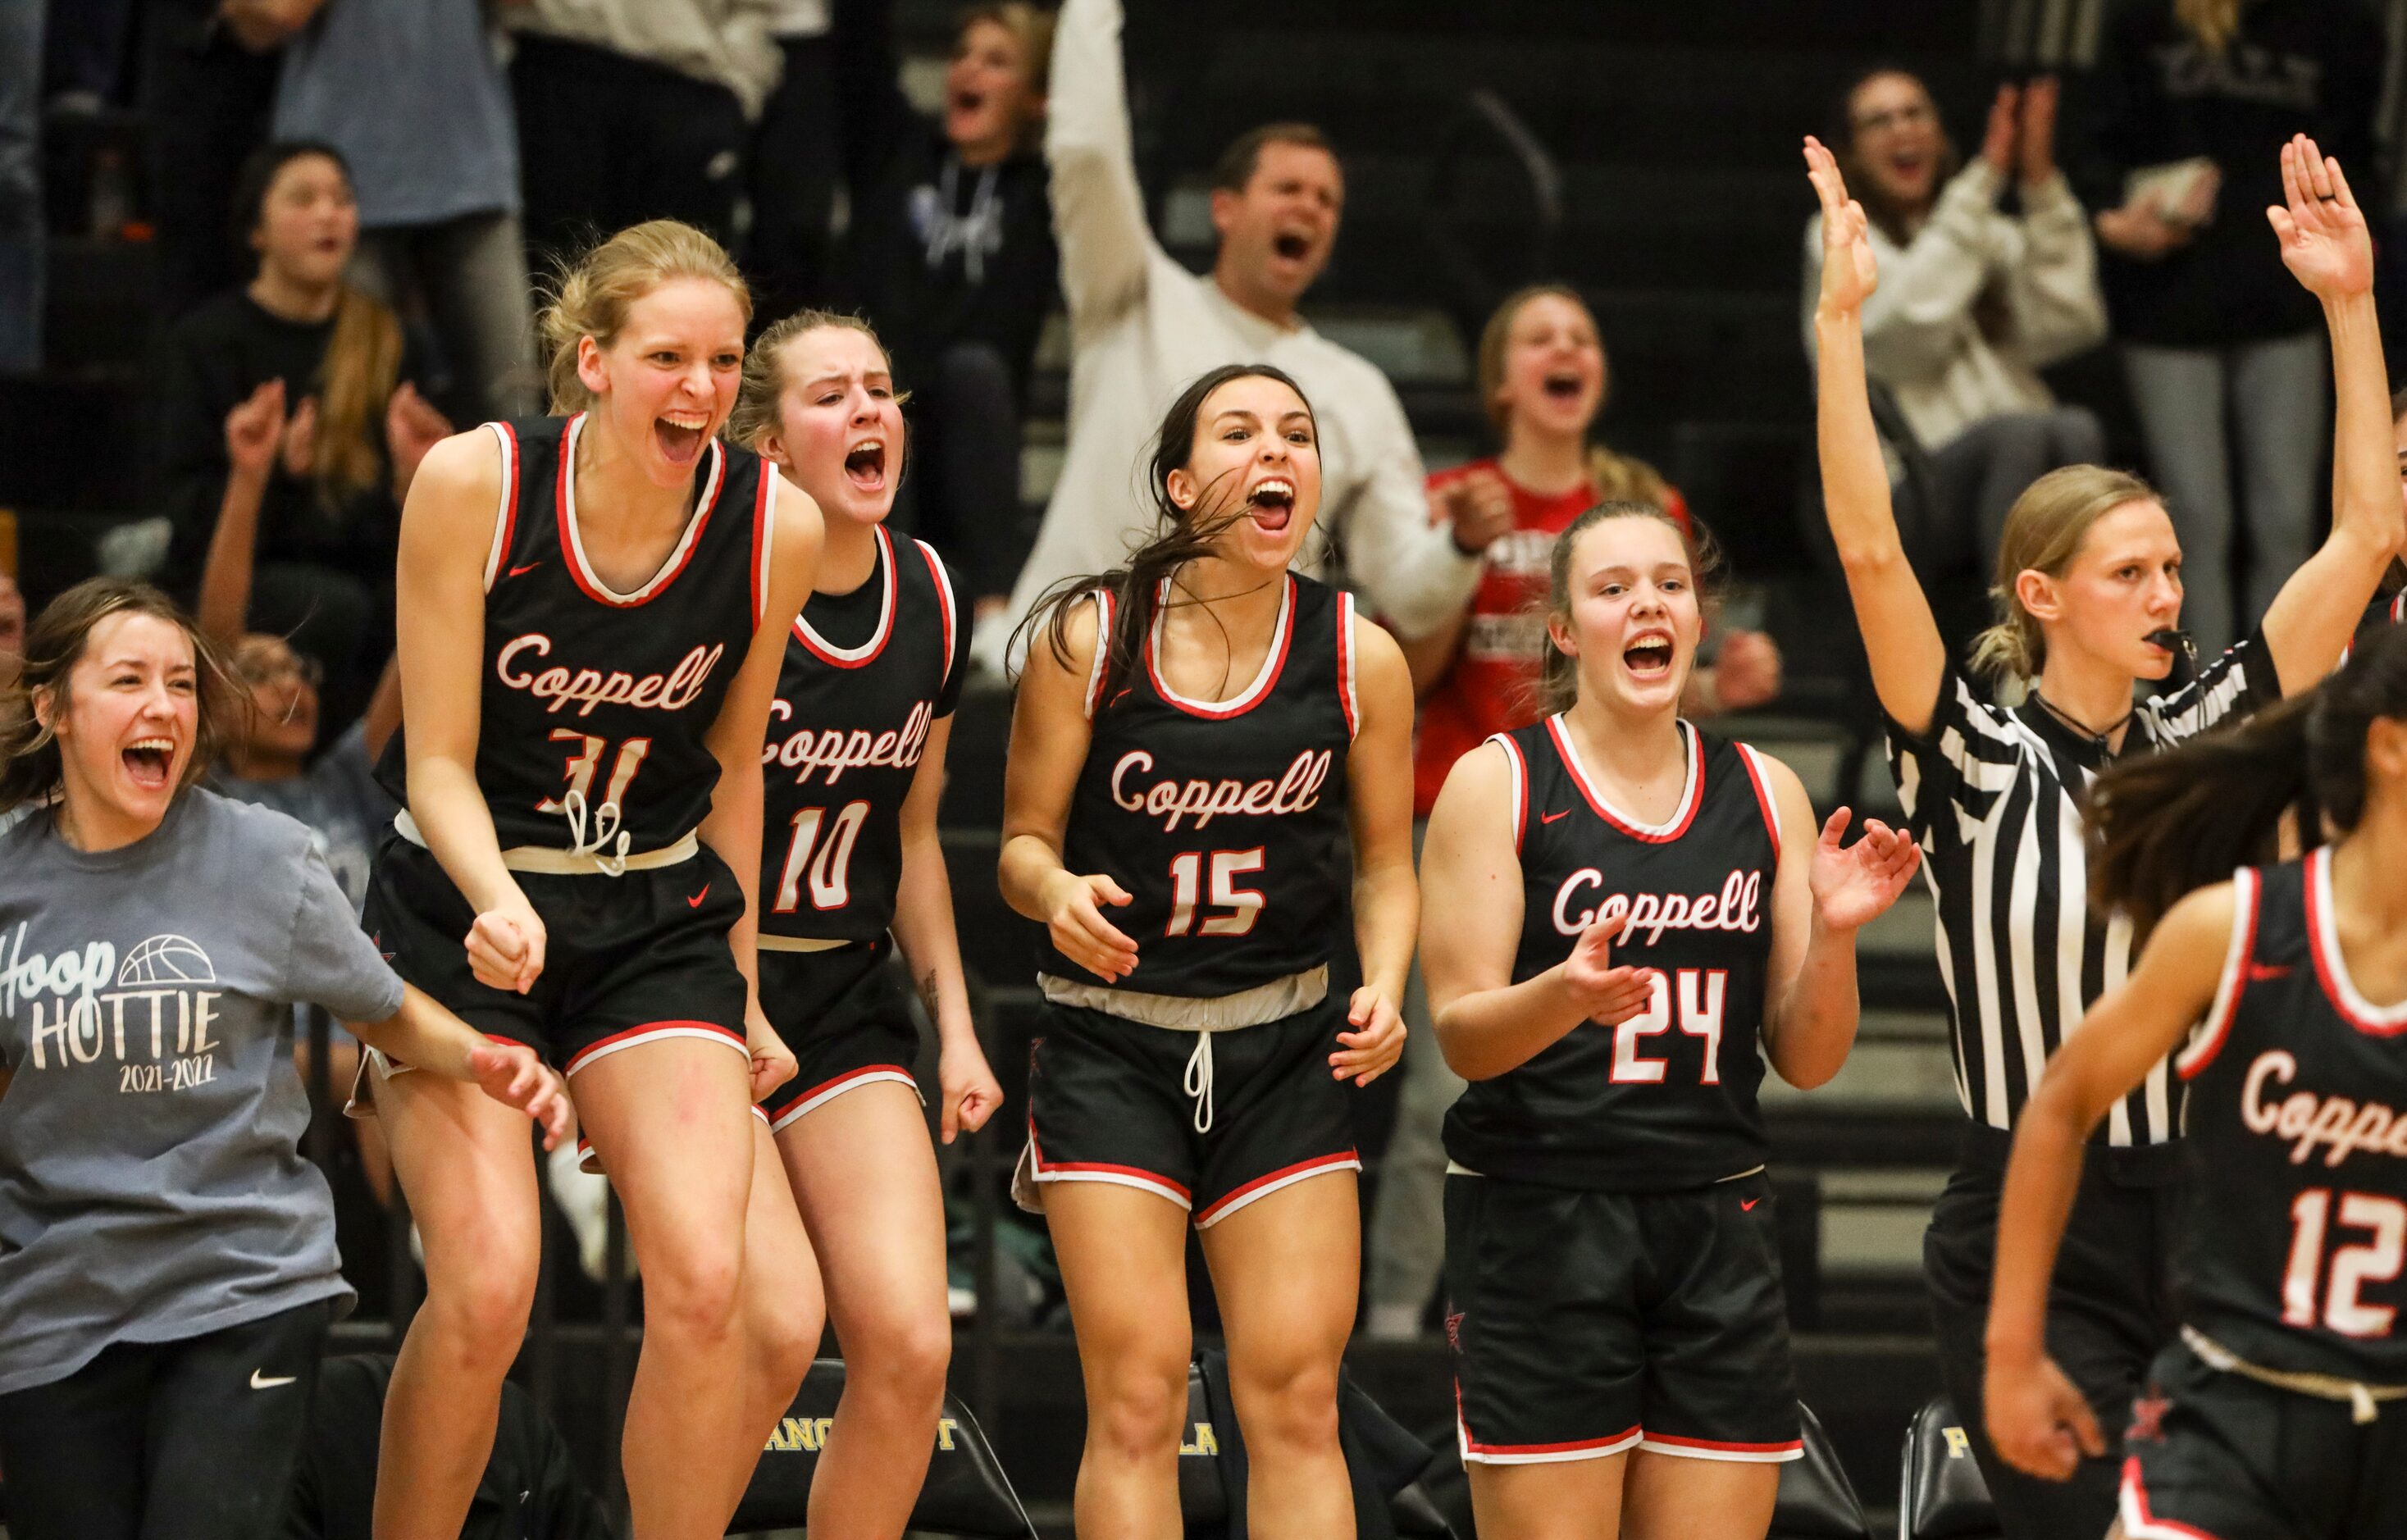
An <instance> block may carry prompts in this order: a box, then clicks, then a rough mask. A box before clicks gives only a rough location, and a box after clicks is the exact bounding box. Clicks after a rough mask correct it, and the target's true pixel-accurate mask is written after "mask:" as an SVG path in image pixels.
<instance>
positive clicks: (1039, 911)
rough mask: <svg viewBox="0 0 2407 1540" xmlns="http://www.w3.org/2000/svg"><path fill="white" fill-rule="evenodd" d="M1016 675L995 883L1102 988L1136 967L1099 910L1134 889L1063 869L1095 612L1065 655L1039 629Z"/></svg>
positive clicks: (1125, 940) (1075, 622)
mask: <svg viewBox="0 0 2407 1540" xmlns="http://www.w3.org/2000/svg"><path fill="white" fill-rule="evenodd" d="M1035 629H1036V630H1037V635H1035V636H1034V638H1033V640H1032V641H1031V642H1030V644H1029V648H1028V666H1027V668H1026V670H1025V671H1024V672H1022V673H1021V675H1020V676H1019V699H1018V703H1017V704H1016V705H1015V706H1013V707H1012V713H1011V752H1010V754H1009V755H1008V756H1007V757H1006V758H1005V759H1004V765H1003V851H1002V854H1001V856H1000V858H999V860H998V862H997V871H996V877H997V880H998V881H1000V883H1001V884H1002V887H1003V901H1004V903H1006V904H1008V905H1011V906H1012V908H1013V909H1015V910H1017V911H1018V913H1020V914H1023V915H1026V916H1027V917H1028V918H1029V919H1031V920H1036V921H1037V922H1039V923H1040V924H1042V925H1044V926H1045V927H1046V929H1047V931H1049V932H1050V933H1051V934H1052V937H1053V945H1054V947H1055V948H1058V949H1059V950H1060V951H1061V955H1062V956H1064V957H1066V958H1068V959H1070V960H1071V961H1072V962H1075V963H1077V964H1078V965H1079V966H1080V967H1082V968H1085V969H1086V970H1087V971H1088V972H1089V973H1090V974H1093V975H1094V976H1095V977H1097V978H1100V979H1102V980H1103V981H1104V982H1105V983H1107V984H1108V983H1114V982H1117V981H1118V980H1119V979H1121V978H1124V977H1127V976H1128V975H1129V973H1130V972H1131V971H1132V970H1133V969H1134V968H1135V967H1136V943H1135V942H1134V941H1132V940H1131V939H1130V938H1129V936H1128V935H1127V934H1126V933H1124V932H1122V931H1121V930H1120V928H1119V927H1118V926H1117V925H1114V924H1113V923H1112V922H1111V921H1110V920H1105V919H1104V912H1103V909H1102V907H1101V905H1114V906H1119V905H1126V904H1127V903H1129V902H1130V899H1129V894H1128V891H1127V890H1126V889H1124V888H1122V887H1121V886H1120V885H1119V884H1118V882H1115V881H1114V880H1112V877H1111V876H1110V874H1108V873H1103V872H1094V873H1083V874H1082V873H1076V872H1073V871H1071V870H1070V869H1069V868H1068V867H1066V866H1064V865H1062V864H1061V843H1062V840H1063V839H1064V838H1065V837H1066V835H1067V833H1068V830H1069V825H1070V796H1071V793H1072V792H1073V791H1075V790H1076V789H1077V785H1078V772H1079V771H1080V770H1082V769H1084V768H1085V767H1086V763H1087V747H1088V745H1089V744H1090V743H1092V742H1093V741H1094V729H1093V727H1092V726H1091V724H1090V722H1089V720H1088V717H1087V708H1088V686H1089V683H1090V679H1091V678H1092V677H1095V676H1097V675H1099V674H1100V672H1101V670H1100V668H1099V667H1098V666H1097V654H1098V652H1099V651H1100V650H1101V649H1103V648H1104V646H1105V645H1106V643H1107V638H1106V637H1105V636H1104V629H1103V627H1102V625H1101V624H1099V623H1098V621H1097V620H1096V606H1092V605H1088V604H1081V605H1079V606H1078V607H1077V609H1076V610H1075V612H1074V613H1073V614H1072V615H1071V616H1070V618H1069V624H1068V625H1067V626H1066V627H1065V628H1064V629H1065V631H1066V633H1067V635H1066V636H1065V637H1064V641H1065V643H1066V644H1067V645H1066V647H1065V649H1064V651H1066V653H1067V656H1066V657H1065V656H1063V655H1061V653H1057V652H1055V650H1054V649H1053V646H1052V642H1051V640H1050V639H1049V638H1048V637H1047V636H1046V635H1044V634H1043V631H1042V628H1041V624H1040V626H1039V627H1038V628H1035Z"/></svg>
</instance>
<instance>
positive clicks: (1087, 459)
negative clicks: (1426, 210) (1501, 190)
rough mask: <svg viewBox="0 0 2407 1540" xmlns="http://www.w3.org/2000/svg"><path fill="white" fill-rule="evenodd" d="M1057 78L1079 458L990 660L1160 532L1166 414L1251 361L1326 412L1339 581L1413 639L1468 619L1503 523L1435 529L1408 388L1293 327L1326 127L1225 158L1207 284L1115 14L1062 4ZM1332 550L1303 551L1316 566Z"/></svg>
mask: <svg viewBox="0 0 2407 1540" xmlns="http://www.w3.org/2000/svg"><path fill="white" fill-rule="evenodd" d="M1052 80H1053V89H1052V94H1051V97H1050V100H1049V105H1048V124H1047V133H1046V137H1045V151H1046V158H1047V161H1048V162H1049V163H1050V164H1051V168H1052V175H1053V223H1054V229H1055V233H1056V235H1058V237H1059V239H1060V242H1061V289H1062V292H1063V294H1064V296H1065V297H1066V298H1067V300H1068V302H1069V307H1070V346H1071V359H1070V437H1069V448H1068V452H1067V455H1066V457H1065V458H1064V460H1063V462H1062V465H1061V480H1060V482H1059V483H1057V484H1056V485H1055V487H1054V489H1053V500H1052V502H1051V503H1050V504H1049V505H1048V506H1047V507H1046V510H1045V523H1044V526H1043V528H1042V529H1041V530H1040V531H1039V533H1038V535H1037V537H1036V545H1035V549H1033V550H1032V551H1031V552H1030V553H1029V558H1028V564H1027V565H1026V566H1025V567H1023V568H1022V569H1021V570H1020V574H1019V580H1018V583H1017V584H1015V585H1014V586H1013V588H1012V591H1011V604H1010V606H1009V607H1008V608H1007V609H1005V610H1004V611H1003V612H1002V613H1000V614H999V615H997V616H995V617H994V618H993V619H992V620H990V621H989V622H987V623H985V624H983V625H981V626H979V628H978V632H977V636H976V649H977V656H978V658H979V660H980V661H981V662H982V663H985V664H987V665H988V666H990V667H993V668H1000V667H1002V666H1003V663H1004V650H1005V645H1006V642H1007V640H1008V637H1009V635H1010V634H1011V632H1012V630H1013V629H1014V628H1015V627H1016V626H1017V625H1018V622H1019V620H1020V619H1021V618H1022V617H1024V616H1025V615H1026V614H1027V613H1028V612H1029V610H1030V609H1031V608H1033V606H1034V605H1035V603H1036V600H1037V599H1038V598H1039V597H1040V596H1042V595H1043V593H1044V592H1045V591H1046V590H1047V589H1048V588H1050V587H1052V586H1053V584H1055V583H1057V582H1059V581H1060V580H1061V579H1062V578H1067V577H1071V576H1074V575H1076V574H1080V573H1090V572H1104V571H1107V570H1109V569H1111V568H1112V567H1115V566H1118V565H1119V564H1120V563H1121V562H1122V561H1123V560H1124V559H1125V558H1126V557H1127V555H1128V552H1129V550H1130V549H1131V547H1132V545H1133V544H1135V543H1136V539H1137V537H1138V536H1139V535H1141V534H1144V533H1149V531H1150V528H1151V524H1152V520H1153V513H1152V509H1153V502H1152V500H1151V499H1150V498H1148V497H1147V496H1146V495H1144V489H1143V487H1142V485H1141V476H1142V465H1143V462H1144V460H1145V458H1146V451H1147V448H1148V447H1149V441H1150V439H1151V437H1152V435H1153V433H1154V431H1155V429H1156V428H1157V427H1159V426H1160V423H1161V414H1162V412H1163V411H1164V410H1165V409H1166V408H1167V407H1168V406H1169V404H1170V402H1171V401H1172V399H1173V398H1174V397H1175V396H1176V395H1177V393H1178V392H1179V390H1180V389H1181V388H1182V387H1184V386H1185V385H1186V384H1187V382H1188V381H1189V380H1191V379H1193V378H1195V377H1196V376H1197V375H1200V374H1202V373H1203V372H1204V371H1205V370H1206V369H1211V368H1215V367H1217V366H1218V365H1220V364H1233V363H1240V362H1260V363H1267V364H1275V365H1276V366H1278V367H1279V368H1282V369H1285V370H1286V371H1287V372H1288V373H1289V375H1291V376H1293V377H1294V378H1295V379H1296V381H1297V383H1299V384H1300V385H1302V386H1303V392H1304V394H1305V396H1306V397H1307V398H1309V399H1310V401H1311V403H1312V406H1313V413H1314V416H1315V417H1316V418H1317V420H1318V422H1319V427H1320V457H1321V465H1322V473H1323V484H1324V486H1325V488H1326V491H1325V492H1324V493H1323V497H1322V502H1321V511H1320V527H1321V530H1322V532H1323V533H1324V534H1325V535H1327V536H1328V537H1329V543H1330V544H1333V545H1334V547H1335V548H1336V550H1337V552H1338V555H1339V560H1340V563H1342V567H1343V576H1344V577H1345V578H1347V579H1350V581H1351V582H1352V584H1353V586H1354V587H1356V588H1357V589H1359V590H1360V592H1362V594H1363V595H1364V597H1365V598H1366V599H1367V600H1368V601H1369V603H1370V605H1371V606H1372V607H1373V608H1374V609H1375V610H1376V611H1377V612H1378V613H1379V614H1380V615H1382V616H1383V617H1384V618H1386V619H1387V620H1389V621H1390V622H1391V623H1392V624H1394V625H1395V626H1396V627H1397V628H1398V629H1399V630H1401V631H1403V633H1405V634H1406V635H1414V634H1417V633H1420V632H1426V631H1430V630H1433V629H1434V628H1435V627H1437V626H1438V625H1439V624H1441V623H1443V622H1444V621H1445V620H1447V619H1449V618H1450V617H1451V616H1453V615H1454V614H1456V613H1459V612H1460V610H1461V608H1462V606H1464V604H1465V603H1467V602H1468V601H1469V599H1470V596H1471V591H1472V588H1473V587H1474V585H1475V584H1476V583H1477V581H1478V579H1479V571H1480V558H1479V550H1480V549H1481V548H1482V547H1484V546H1485V545H1486V543H1487V541H1488V540H1490V539H1493V538H1494V537H1495V535H1497V534H1499V533H1501V528H1496V529H1491V528H1488V526H1487V525H1486V524H1484V523H1483V524H1476V525H1474V524H1473V523H1471V522H1469V521H1468V520H1466V521H1465V522H1463V523H1461V524H1460V525H1456V524H1452V523H1445V522H1439V523H1432V522H1431V518H1430V503H1429V500H1428V498H1427V496H1426V495H1425V494H1424V492H1422V488H1421V460H1420V452H1419V450H1418V449H1417V448H1416V447H1415V446H1414V443H1413V435H1412V429H1411V427H1410V425H1409V424H1408V423H1407V422H1406V421H1405V420H1404V410H1403V404H1402V403H1401V402H1399V401H1398V400H1397V399H1396V392H1395V389H1394V388H1393V387H1392V386H1390V385H1389V383H1388V379H1387V377H1386V376H1385V375H1382V374H1381V373H1380V372H1379V371H1378V369H1377V368H1376V367H1375V366H1374V365H1373V364H1371V363H1370V362H1369V361H1367V360H1365V359H1363V358H1361V357H1360V355H1358V354H1355V353H1352V352H1349V351H1348V350H1346V349H1344V348H1341V347H1339V346H1338V345H1337V344H1335V343H1333V342H1332V341H1330V340H1329V339H1328V338H1326V337H1324V336H1322V335H1320V334H1318V333H1317V332H1315V331H1314V330H1313V329H1312V328H1311V327H1310V326H1307V325H1305V324H1304V323H1303V321H1302V320H1301V319H1300V318H1299V317H1298V316H1297V315H1296V313H1295V306H1296V302H1297V301H1298V300H1300V299H1302V298H1303V292H1304V291H1305V290H1307V289H1309V288H1311V287H1312V283H1313V280H1314V279H1316V278H1318V277H1319V276H1320V272H1321V269H1322V268H1323V267H1325V266H1327V265H1328V263H1329V253H1330V250H1331V248H1332V246H1334V245H1335V243H1336V239H1337V222H1338V214H1339V210H1340V208H1341V207H1342V205H1343V203H1344V199H1345V184H1344V181H1343V179H1342V177H1341V175H1340V172H1339V169H1338V164H1337V158H1336V156H1335V155H1334V154H1333V153H1332V152H1331V150H1330V149H1329V147H1328V144H1327V142H1326V141H1325V140H1324V139H1323V138H1322V137H1321V135H1320V133H1319V131H1318V130H1317V129H1315V128H1312V127H1311V126H1309V125H1307V124H1303V123H1275V124H1271V125H1268V126H1266V127H1263V128H1259V129H1256V130H1254V131H1252V132H1251V133H1248V134H1246V135H1244V136H1242V137H1241V138H1239V139H1238V140H1237V142H1236V143H1235V144H1233V145H1232V146H1231V147H1230V148H1229V150H1228V152H1227V153H1226V154H1225V155H1223V157H1222V158H1221V162H1220V165H1219V167H1218V170H1217V171H1216V173H1215V176H1214V188H1213V192H1212V222H1213V224H1214V226H1215V228H1217V229H1218V231H1219V235H1220V250H1219V254H1218V258H1217V260H1216V261H1215V262H1214V264H1213V267H1212V272H1211V273H1210V275H1209V276H1207V277H1203V278H1199V277H1197V276H1196V275H1194V274H1192V273H1189V272H1188V271H1187V270H1186V269H1185V268H1183V267H1181V266H1180V265H1179V264H1177V263H1176V262H1175V261H1173V260H1172V259H1171V256H1170V253H1168V252H1167V251H1165V250H1162V249H1161V243H1160V242H1159V241H1157V240H1156V239H1154V236H1153V232H1152V230H1151V229H1150V228H1149V227H1148V226H1147V223H1146V217H1145V197H1144V194H1143V192H1140V191H1139V189H1138V187H1137V179H1136V164H1135V160H1134V157H1133V155H1132V151H1131V149H1130V143H1129V120H1128V96H1127V88H1126V85H1125V81H1124V78H1123V75H1122V69H1121V63H1120V5H1119V0H1067V3H1066V4H1064V5H1063V6H1062V7H1061V17H1060V20H1059V21H1058V22H1057V23H1056V25H1055V30H1054V42H1053V74H1052ZM1474 517H1475V516H1474ZM1458 536H1460V544H1458ZM1321 545H1322V542H1318V541H1316V542H1314V543H1313V544H1312V545H1311V546H1308V547H1307V548H1306V550H1307V554H1308V555H1315V556H1316V559H1317V548H1318V547H1320V546H1321ZM1015 661H1016V660H1015Z"/></svg>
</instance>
